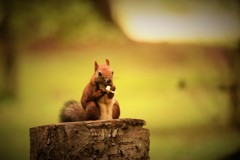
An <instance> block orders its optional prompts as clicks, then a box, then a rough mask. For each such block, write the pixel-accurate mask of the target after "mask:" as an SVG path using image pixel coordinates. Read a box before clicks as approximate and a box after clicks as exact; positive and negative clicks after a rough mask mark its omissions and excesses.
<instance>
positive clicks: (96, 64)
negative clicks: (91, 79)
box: [94, 61, 98, 72]
mask: <svg viewBox="0 0 240 160" xmlns="http://www.w3.org/2000/svg"><path fill="white" fill-rule="evenodd" d="M97 69H98V63H97V61H95V63H94V71H95V72H96V71H97Z"/></svg>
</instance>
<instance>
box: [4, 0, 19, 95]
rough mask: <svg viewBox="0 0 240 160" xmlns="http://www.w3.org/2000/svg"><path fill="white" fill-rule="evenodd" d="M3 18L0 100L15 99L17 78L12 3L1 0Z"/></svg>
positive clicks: (7, 0)
mask: <svg viewBox="0 0 240 160" xmlns="http://www.w3.org/2000/svg"><path fill="white" fill-rule="evenodd" d="M0 2H1V6H2V10H3V18H2V21H1V23H0V43H1V46H2V47H1V51H0V53H1V57H2V58H3V64H1V65H2V66H1V67H3V71H4V73H3V74H4V75H3V82H4V84H3V89H2V91H1V92H2V93H1V98H16V92H17V79H16V78H17V76H16V50H15V42H14V37H13V33H12V31H11V28H10V20H11V16H12V15H11V14H12V11H13V6H12V5H13V2H12V1H9V0H1V1H0Z"/></svg>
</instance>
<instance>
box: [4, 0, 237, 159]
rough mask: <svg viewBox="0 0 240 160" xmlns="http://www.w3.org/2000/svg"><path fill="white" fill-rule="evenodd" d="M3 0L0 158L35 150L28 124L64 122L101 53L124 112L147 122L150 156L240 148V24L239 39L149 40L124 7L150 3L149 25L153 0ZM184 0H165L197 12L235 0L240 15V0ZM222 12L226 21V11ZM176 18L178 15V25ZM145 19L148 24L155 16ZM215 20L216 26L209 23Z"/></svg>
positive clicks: (225, 155)
mask: <svg viewBox="0 0 240 160" xmlns="http://www.w3.org/2000/svg"><path fill="white" fill-rule="evenodd" d="M0 2H1V3H0V53H1V54H0V121H1V123H0V159H28V158H29V146H30V145H29V128H30V127H34V126H38V125H45V124H50V123H57V122H58V114H59V110H60V108H61V106H62V105H63V103H64V102H65V101H67V100H70V99H75V100H79V99H80V97H81V94H82V90H83V88H84V87H85V85H86V84H87V83H88V82H89V80H90V77H91V75H92V74H93V66H94V61H95V60H97V61H98V62H99V63H103V62H104V61H105V58H109V59H110V63H111V66H112V68H113V69H114V72H115V77H114V82H115V84H116V86H117V93H118V94H117V99H118V100H119V102H120V106H121V118H141V119H145V120H146V122H147V126H146V128H149V129H150V132H151V148H150V157H151V159H165V160H176V159H178V160H181V159H184V160H186V159H189V160H190V159H194V160H198V159H199V160H202V159H205V160H213V159H234V158H231V157H234V156H235V159H236V157H237V156H238V158H239V151H240V133H239V129H238V128H239V127H238V126H239V121H240V120H239V117H240V116H239V113H240V111H239V44H238V42H239V38H240V36H239V30H238V31H237V32H234V34H232V35H233V37H234V38H235V39H227V38H228V37H227V36H226V40H225V41H224V43H221V44H220V45H219V43H218V42H215V41H214V42H211V43H203V41H202V40H199V41H197V42H196V41H194V42H192V43H189V42H188V43H186V42H185V41H184V37H180V38H182V41H180V43H179V42H178V43H176V42H171V41H164V40H163V41H160V42H154V43H153V42H145V41H144V42H142V41H136V39H133V38H132V37H131V36H130V35H129V32H127V31H128V30H126V28H123V26H124V25H122V24H121V23H127V22H125V21H121V17H123V15H125V13H128V11H129V8H128V9H126V10H125V9H123V8H121V7H120V6H122V5H120V3H122V2H124V3H125V5H126V6H128V7H130V6H136V8H138V6H141V7H143V8H142V9H143V10H142V12H141V16H143V20H142V22H144V23H142V24H143V26H145V24H146V23H148V21H145V20H146V19H144V15H147V13H148V12H147V10H144V6H151V5H150V4H151V2H152V1H150V2H149V4H148V5H141V3H143V1H138V2H134V1H131V4H134V5H130V2H128V1H124V0H123V1H108V0H102V1H97V0H71V1H66V0H58V1H54V0H52V1H37V0H34V1H30V0H24V1H17V0H0ZM182 2H183V3H181V2H178V3H177V2H175V1H174V2H173V1H162V2H159V4H158V5H159V6H165V10H164V9H163V10H164V11H165V12H164V14H165V13H168V14H170V15H184V14H190V15H191V13H188V11H190V10H194V9H192V8H191V6H194V5H195V6H198V5H201V6H202V8H210V9H213V10H214V8H217V12H218V11H219V7H220V8H221V9H220V10H221V11H222V12H223V13H221V14H220V15H224V13H225V12H226V11H227V12H228V11H229V8H231V9H232V8H234V9H233V12H231V13H237V14H236V15H238V16H240V14H239V8H240V7H236V6H235V5H238V6H239V2H238V1H235V0H231V1H224V0H222V1H216V2H214V3H209V2H206V3H205V2H202V1H197V0H196V1H188V0H185V1H182ZM158 5H156V6H154V7H153V8H157V6H158ZM233 6H234V7H233ZM118 7H119V8H118ZM189 7H190V8H189ZM211 7H212V8H211ZM136 8H135V9H136ZM118 9H119V10H118ZM117 10H118V12H117ZM130 11H131V12H130V13H133V11H134V9H131V8H130ZM148 11H149V10H148ZM150 11H151V9H150ZM202 11H203V12H206V10H202ZM123 12H124V13H123ZM219 12H220V11H219ZM111 13H112V14H111ZM211 13H212V12H209V13H208V14H209V16H211ZM156 14H157V16H160V15H161V14H160V13H156ZM158 14H159V15H158ZM125 16H126V15H125ZM141 16H140V19H141ZM129 17H132V16H130V15H128V16H126V17H124V18H123V20H128V18H129ZM230 17H231V18H232V19H233V20H234V21H230V22H231V23H230V22H229V23H226V24H227V25H226V26H234V25H239V20H238V19H234V18H236V17H234V16H233V17H232V15H230ZM216 18H217V19H218V20H220V21H221V18H222V22H224V23H225V21H224V19H223V17H221V16H217V17H216ZM238 18H239V17H238ZM133 20H134V19H133ZM153 20H154V19H153ZM203 20H204V19H203ZM170 21H177V19H171V18H170ZM179 22H180V21H179ZM217 22H218V21H216V23H217ZM227 22H228V21H227ZM235 22H236V23H235ZM206 23H207V22H206ZM129 24H131V23H129ZM190 24H191V23H190ZM150 25H151V24H150ZM163 25H164V24H163ZM129 26H130V27H131V26H133V25H128V27H129ZM191 26H192V25H189V29H187V30H192V28H191ZM140 27H141V26H140ZM214 27H215V26H214ZM143 28H144V27H143ZM166 28H171V26H166ZM177 28H181V26H180V24H179V26H176V27H173V29H172V30H170V31H171V32H174V31H175V30H176V29H177ZM223 28H226V27H225V26H224V27H223ZM233 28H234V27H233ZM128 29H129V30H131V28H128ZM144 29H146V30H147V32H146V33H147V34H148V32H149V34H150V31H151V29H150V28H148V26H145V28H144ZM214 29H215V28H212V27H209V29H208V30H207V31H208V32H207V33H209V31H210V32H211V31H214ZM137 30H138V29H137V28H133V29H132V31H137ZM228 30H229V29H228ZM230 30H231V29H230ZM162 34H164V32H162ZM194 34H195V33H194ZM196 34H197V33H196ZM198 34H199V33H198ZM223 35H224V33H223ZM236 37H238V38H236ZM165 38H166V39H168V37H165ZM209 39H212V37H209ZM228 42H230V43H228Z"/></svg>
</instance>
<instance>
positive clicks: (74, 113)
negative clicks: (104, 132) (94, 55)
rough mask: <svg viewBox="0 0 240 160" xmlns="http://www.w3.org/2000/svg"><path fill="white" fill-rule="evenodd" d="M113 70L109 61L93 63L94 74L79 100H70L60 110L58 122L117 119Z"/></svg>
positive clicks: (117, 108) (117, 106)
mask: <svg viewBox="0 0 240 160" xmlns="http://www.w3.org/2000/svg"><path fill="white" fill-rule="evenodd" d="M112 79H113V70H112V69H111V68H110V62H109V60H108V59H106V64H102V65H99V64H98V63H97V62H96V61H95V63H94V74H93V76H92V77H91V79H90V82H89V83H88V84H87V85H86V87H85V88H84V90H83V94H82V97H81V100H80V102H77V101H74V100H70V101H67V102H66V103H65V104H64V107H63V108H62V110H61V112H60V122H75V121H88V120H110V119H118V118H119V116H120V107H119V103H118V101H117V100H116V99H115V98H114V95H115V90H116V86H115V85H114V84H113V80H112Z"/></svg>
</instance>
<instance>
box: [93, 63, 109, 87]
mask: <svg viewBox="0 0 240 160" xmlns="http://www.w3.org/2000/svg"><path fill="white" fill-rule="evenodd" d="M94 65H95V66H94V71H95V73H94V81H95V83H97V84H100V85H104V86H108V85H112V78H113V70H112V69H111V68H110V62H109V60H108V59H106V63H105V64H101V65H100V64H98V63H97V62H96V61H95V64H94Z"/></svg>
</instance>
